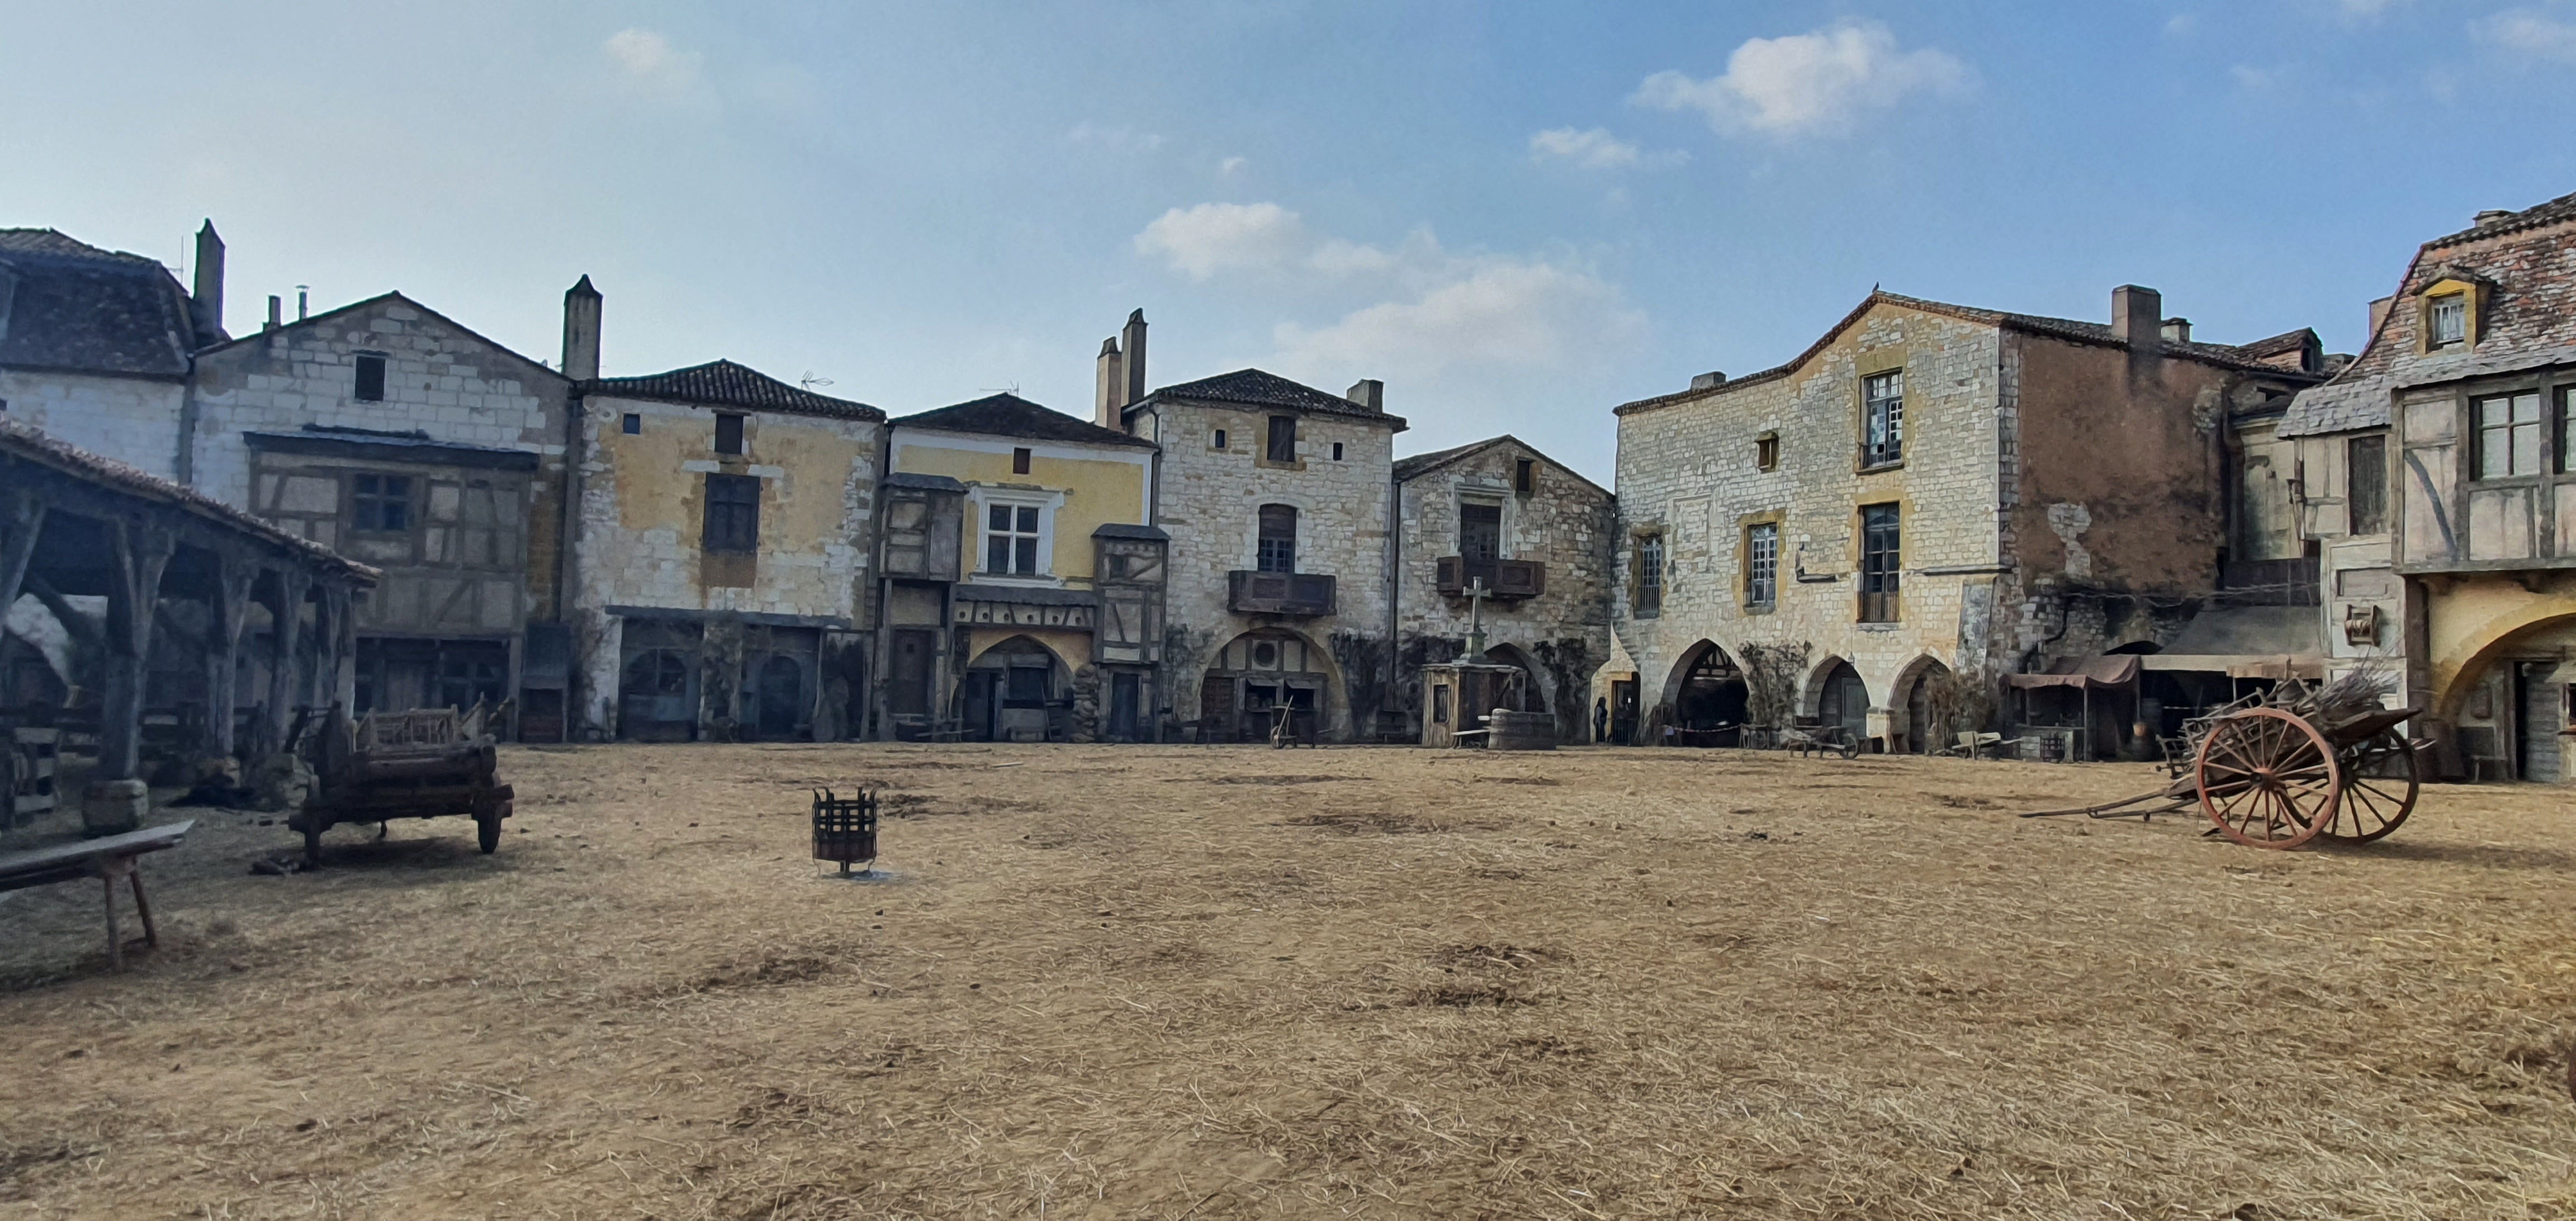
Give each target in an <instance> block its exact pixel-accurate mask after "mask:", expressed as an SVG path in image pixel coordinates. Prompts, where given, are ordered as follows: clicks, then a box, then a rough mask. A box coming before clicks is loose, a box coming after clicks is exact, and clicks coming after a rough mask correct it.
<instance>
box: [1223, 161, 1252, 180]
mask: <svg viewBox="0 0 2576 1221" xmlns="http://www.w3.org/2000/svg"><path fill="white" fill-rule="evenodd" d="M1247 164H1249V163H1248V162H1246V161H1245V160H1244V159H1243V158H1241V157H1228V158H1226V159H1225V160H1223V161H1219V162H1217V163H1216V172H1217V176H1218V177H1220V178H1230V177H1233V175H1234V172H1235V171H1236V170H1239V169H1242V168H1243V167H1244V166H1245V165H1247Z"/></svg>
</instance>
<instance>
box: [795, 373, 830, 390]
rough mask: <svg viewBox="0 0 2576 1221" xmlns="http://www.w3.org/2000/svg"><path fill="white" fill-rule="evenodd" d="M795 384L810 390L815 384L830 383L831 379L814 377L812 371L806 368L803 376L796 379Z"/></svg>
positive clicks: (825, 384) (826, 384)
mask: <svg viewBox="0 0 2576 1221" xmlns="http://www.w3.org/2000/svg"><path fill="white" fill-rule="evenodd" d="M796 384H797V385H799V386H803V387H805V388H806V389H808V390H811V389H813V388H814V387H816V386H828V385H831V384H832V379H831V378H828V377H816V376H814V371H813V370H812V369H807V370H806V371H805V376H803V377H800V378H797V379H796Z"/></svg>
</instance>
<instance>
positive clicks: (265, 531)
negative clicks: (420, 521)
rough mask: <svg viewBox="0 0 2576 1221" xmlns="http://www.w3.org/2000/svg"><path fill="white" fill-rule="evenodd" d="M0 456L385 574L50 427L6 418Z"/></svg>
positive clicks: (366, 576) (335, 563)
mask: <svg viewBox="0 0 2576 1221" xmlns="http://www.w3.org/2000/svg"><path fill="white" fill-rule="evenodd" d="M0 457H6V458H10V459H15V460H19V461H25V462H33V463H36V464H37V465H40V466H49V467H52V468H54V469H55V470H58V471H62V472H64V473H66V474H69V475H73V476H76V477H79V478H82V479H87V480H89V481H91V482H93V483H96V484H99V485H101V486H104V487H108V488H112V489H114V490H116V491H118V492H122V493H125V494H126V495H129V496H137V497H141V498H143V499H145V500H150V501H155V502H158V503H161V504H166V505H172V506H175V507H177V508H180V509H183V510H185V511H187V512H189V513H193V514H195V515H196V516H198V517H202V518H206V519H208V520H210V521H212V522H214V523H216V524H217V525H220V526H223V527H224V528H226V529H229V530H233V531H236V532H238V533H240V534H243V535H247V536H249V537H250V538H252V539H255V540H257V541H259V542H262V543H266V544H267V545H269V546H271V547H275V548H277V549H279V550H281V551H286V552H289V553H291V554H294V555H298V556H301V557H303V558H304V559H306V560H308V561H311V562H313V563H315V564H320V565H323V566H325V567H328V568H334V569H338V570H339V571H341V572H345V573H347V574H349V575H350V576H352V577H354V578H356V579H358V580H361V581H365V582H367V583H369V584H373V583H374V582H376V581H377V580H378V579H380V578H381V577H382V576H383V575H384V574H383V573H382V572H380V571H378V570H377V569H375V568H372V567H370V566H368V565H365V564H361V563H359V562H357V561H356V560H352V559H350V558H348V557H346V556H343V555H341V554H340V553H339V552H336V551H333V550H331V549H330V548H328V547H325V546H323V545H322V544H320V543H317V542H313V541H312V540H310V539H305V538H299V537H297V536H295V535H292V534H289V533H287V532H286V531H284V530H280V529H278V528H277V527H276V526H274V525H271V524H270V523H268V522H265V521H262V520H260V519H259V518H257V517H253V516H251V515H250V514H248V513H245V512H243V511H241V510H240V509H236V508H234V507H232V506H231V505H228V504H225V503H224V502H222V501H220V500H217V499H215V498H214V497H212V496H208V495H206V494H205V493H203V492H200V491H197V490H196V489H194V488H188V487H182V486H180V485H179V484H176V483H173V482H171V481H170V480H167V479H163V478H161V477H160V476H158V475H153V474H149V473H146V472H144V471H142V470H139V469H137V468H135V467H132V466H128V465H126V464H125V463H122V462H119V461H117V460H116V459H114V458H108V457H103V456H101V455H98V454H94V453H91V452H90V451H88V450H85V449H82V448H80V447H79V446H76V445H72V444H70V443H68V442H65V441H61V440H57V439H56V438H54V437H53V436H52V435H51V434H48V433H47V432H46V431H45V430H44V429H41V428H38V427H36V426H35V425H33V424H29V423H27V422H26V421H24V420H12V419H9V418H7V417H5V416H0Z"/></svg>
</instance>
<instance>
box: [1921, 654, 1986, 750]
mask: <svg viewBox="0 0 2576 1221" xmlns="http://www.w3.org/2000/svg"><path fill="white" fill-rule="evenodd" d="M1949 677H1950V667H1948V666H1945V665H1942V664H1941V660H1940V659H1939V658H1937V657H1926V658H1924V659H1923V662H1922V664H1921V665H1918V666H1916V667H1915V668H1914V673H1913V677H1912V679H1911V680H1910V681H1909V682H1908V683H1907V684H1906V688H1905V749H1906V752H1907V753H1909V754H1917V755H1928V754H1931V753H1932V752H1934V751H1937V750H1939V749H1941V747H1942V746H1943V745H1944V744H1945V743H1944V742H1943V739H1945V738H1947V737H1948V736H1949V735H1951V734H1953V733H1956V732H1959V731H1958V730H1955V729H1953V728H1951V727H1950V726H1949V725H1948V724H1947V723H1946V722H1947V718H1948V715H1949V710H1948V709H1943V708H1938V707H1936V706H1935V700H1934V698H1933V696H1934V693H1935V692H1936V691H1938V690H1939V689H1940V687H1941V685H1942V684H1943V683H1944V682H1947V681H1948V680H1949ZM1935 716H1940V717H1942V718H1943V719H1944V723H1943V724H1939V725H1935V724H1933V723H1932V720H1933V718H1934V717H1935ZM1969 728H1971V729H1974V728H1976V727H1975V726H1970V727H1969Z"/></svg>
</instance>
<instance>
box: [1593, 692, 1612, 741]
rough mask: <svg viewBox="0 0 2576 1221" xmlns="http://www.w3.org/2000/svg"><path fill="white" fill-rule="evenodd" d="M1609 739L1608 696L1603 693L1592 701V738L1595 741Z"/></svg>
mask: <svg viewBox="0 0 2576 1221" xmlns="http://www.w3.org/2000/svg"><path fill="white" fill-rule="evenodd" d="M1609 739H1610V697H1608V696H1606V695H1605V696H1603V697H1601V698H1599V699H1596V700H1594V701H1592V740H1593V741H1594V742H1595V743H1600V742H1606V741H1608V740H1609Z"/></svg>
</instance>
